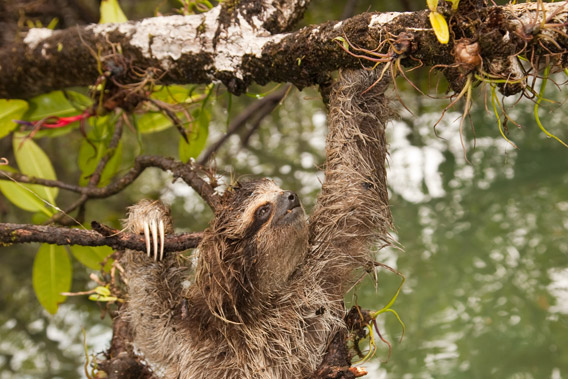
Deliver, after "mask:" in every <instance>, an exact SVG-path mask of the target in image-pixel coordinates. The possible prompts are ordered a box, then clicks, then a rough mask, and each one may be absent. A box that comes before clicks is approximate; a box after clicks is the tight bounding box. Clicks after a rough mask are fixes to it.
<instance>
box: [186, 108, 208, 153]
mask: <svg viewBox="0 0 568 379" xmlns="http://www.w3.org/2000/svg"><path fill="white" fill-rule="evenodd" d="M192 116H193V120H194V121H193V123H192V128H191V132H190V133H189V135H188V141H189V143H186V142H185V141H184V140H183V139H181V138H180V140H179V159H180V160H181V161H182V162H188V161H189V160H190V159H191V158H194V159H195V158H197V157H198V156H199V154H200V153H201V151H202V150H203V148H204V147H205V143H206V142H207V137H208V135H209V122H210V121H211V113H210V112H209V110H207V109H205V108H201V109H196V110H195V111H193V112H192Z"/></svg>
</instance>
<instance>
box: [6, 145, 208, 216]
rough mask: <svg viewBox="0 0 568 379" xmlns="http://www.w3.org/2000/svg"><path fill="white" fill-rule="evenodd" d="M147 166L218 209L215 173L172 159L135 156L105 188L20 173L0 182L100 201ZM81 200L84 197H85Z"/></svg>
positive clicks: (116, 190) (122, 187) (132, 179)
mask: <svg viewBox="0 0 568 379" xmlns="http://www.w3.org/2000/svg"><path fill="white" fill-rule="evenodd" d="M148 167H158V168H161V169H162V170H164V171H166V170H169V171H171V172H172V174H173V176H174V178H181V179H182V180H183V181H184V182H186V183H187V184H188V185H190V186H191V187H192V188H193V189H194V190H195V191H196V192H197V193H198V194H199V195H200V196H201V197H202V198H203V200H205V201H206V202H207V204H209V206H210V207H211V208H212V209H213V210H215V208H216V207H217V204H218V201H219V200H218V196H217V194H216V193H215V188H214V187H215V183H214V181H215V178H214V176H213V174H212V173H210V172H209V171H207V170H206V169H204V168H201V167H199V166H198V165H195V164H193V163H187V164H185V163H182V162H179V161H175V160H174V159H172V158H167V157H160V156H149V155H141V156H138V157H136V160H135V161H134V167H132V168H131V169H130V170H129V171H128V172H127V173H126V174H124V176H122V178H120V179H117V180H115V181H114V182H112V183H111V184H109V185H107V186H105V187H92V186H87V187H82V186H78V185H73V184H69V183H64V182H61V181H59V180H50V179H41V178H34V177H30V176H27V175H22V174H19V173H14V172H8V171H2V172H1V173H2V175H0V180H10V179H12V180H15V181H17V182H20V183H26V184H40V185H43V186H47V187H57V188H61V189H64V190H67V191H72V192H76V193H79V194H81V195H82V197H86V198H89V199H101V198H106V197H109V196H112V195H114V194H116V193H118V192H120V191H122V190H123V189H124V188H126V187H127V186H128V185H130V184H131V183H132V182H133V181H134V180H136V178H138V176H139V175H140V174H141V173H142V172H143V171H144V170H145V169H146V168H148ZM200 175H205V176H207V177H208V180H209V182H207V181H205V180H204V179H203V178H202V177H201V176H200ZM82 197H81V198H82Z"/></svg>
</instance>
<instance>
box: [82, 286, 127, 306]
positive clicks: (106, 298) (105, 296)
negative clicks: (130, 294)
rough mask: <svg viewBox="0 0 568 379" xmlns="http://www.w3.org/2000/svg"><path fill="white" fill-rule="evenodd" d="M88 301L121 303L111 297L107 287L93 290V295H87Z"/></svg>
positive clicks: (114, 297)
mask: <svg viewBox="0 0 568 379" xmlns="http://www.w3.org/2000/svg"><path fill="white" fill-rule="evenodd" d="M89 300H91V301H103V302H113V301H122V300H121V299H119V298H117V297H116V296H111V292H110V290H109V289H108V285H107V286H104V287H103V286H98V287H97V288H95V293H94V294H91V295H89Z"/></svg>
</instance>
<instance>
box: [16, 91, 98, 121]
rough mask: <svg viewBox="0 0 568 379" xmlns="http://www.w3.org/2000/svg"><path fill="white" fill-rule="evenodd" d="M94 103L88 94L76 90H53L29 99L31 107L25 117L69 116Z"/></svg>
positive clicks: (32, 119)
mask: <svg viewBox="0 0 568 379" xmlns="http://www.w3.org/2000/svg"><path fill="white" fill-rule="evenodd" d="M91 104H92V101H91V99H89V98H88V97H87V96H85V95H83V94H80V93H79V92H74V91H66V92H65V93H63V91H53V92H50V93H46V94H43V95H39V96H36V97H33V98H31V99H30V100H29V109H28V111H27V112H26V113H25V114H24V116H23V118H24V119H25V120H28V121H38V120H42V119H45V118H47V117H67V116H75V115H78V114H79V113H81V111H82V109H81V108H86V107H88V106H90V105H91Z"/></svg>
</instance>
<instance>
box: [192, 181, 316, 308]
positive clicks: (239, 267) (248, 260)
mask: <svg viewBox="0 0 568 379" xmlns="http://www.w3.org/2000/svg"><path fill="white" fill-rule="evenodd" d="M200 249H201V252H200V260H201V261H200V265H199V267H198V278H197V280H198V282H200V284H201V286H202V287H203V288H204V289H205V290H206V291H209V292H210V293H209V294H208V295H209V296H213V297H216V298H217V299H216V300H214V302H215V303H216V308H217V309H218V308H219V306H220V304H219V303H220V301H221V300H220V298H221V297H224V298H225V300H227V299H228V300H229V302H230V303H232V305H233V306H235V305H237V304H236V303H240V302H241V301H242V300H243V299H245V300H246V298H247V297H248V296H255V294H256V295H259V294H260V295H263V294H270V293H273V292H274V291H277V290H279V289H280V288H281V287H282V285H283V284H285V282H286V281H287V280H288V278H289V277H290V276H291V275H292V273H293V272H294V271H295V270H296V268H298V266H299V265H300V263H301V262H302V261H303V258H304V257H305V254H306V252H307V250H308V227H307V222H306V214H305V212H304V209H303V207H302V205H301V203H300V200H299V199H298V196H297V195H296V194H295V193H294V192H291V191H285V190H282V189H281V188H280V187H278V186H277V185H276V184H275V183H274V182H273V181H272V180H269V179H261V180H256V181H250V182H247V183H243V184H237V185H236V186H234V187H232V188H230V189H228V190H227V191H226V192H225V194H224V195H223V199H222V205H221V207H220V209H219V211H218V212H217V214H216V216H215V219H214V220H213V221H212V223H211V225H210V227H209V229H208V230H207V232H206V233H205V235H204V239H203V243H202V245H201V247H200ZM216 291H220V293H219V296H217V294H215V292H216ZM222 302H223V303H225V301H222ZM245 302H246V301H245ZM237 306H238V305H237Z"/></svg>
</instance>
